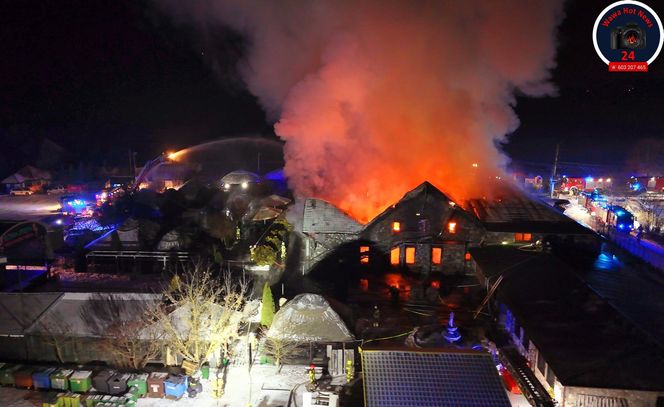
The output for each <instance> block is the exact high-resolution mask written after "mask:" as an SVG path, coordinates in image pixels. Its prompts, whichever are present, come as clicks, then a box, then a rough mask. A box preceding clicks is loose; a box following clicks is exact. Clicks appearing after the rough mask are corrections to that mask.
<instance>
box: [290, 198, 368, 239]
mask: <svg viewBox="0 0 664 407" xmlns="http://www.w3.org/2000/svg"><path fill="white" fill-rule="evenodd" d="M361 229H362V225H360V224H359V223H358V222H356V221H355V220H354V219H353V218H351V217H350V216H348V215H346V214H345V213H343V212H342V211H341V209H339V208H337V207H336V206H334V205H332V204H331V203H329V202H326V201H323V200H322V199H315V198H308V199H307V200H306V201H305V203H304V222H303V225H302V231H303V232H304V233H358V232H359V231H360V230H361Z"/></svg>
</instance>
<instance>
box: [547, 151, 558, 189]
mask: <svg viewBox="0 0 664 407" xmlns="http://www.w3.org/2000/svg"><path fill="white" fill-rule="evenodd" d="M559 152H560V143H556V156H555V158H554V159H553V171H551V179H550V180H549V189H550V191H551V194H550V195H551V198H553V190H554V188H555V185H556V172H557V171H558V153H559Z"/></svg>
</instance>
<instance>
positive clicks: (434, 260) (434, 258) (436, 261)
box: [431, 247, 443, 266]
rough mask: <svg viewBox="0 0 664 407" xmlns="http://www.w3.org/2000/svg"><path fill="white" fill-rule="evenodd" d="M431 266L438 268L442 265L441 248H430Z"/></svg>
mask: <svg viewBox="0 0 664 407" xmlns="http://www.w3.org/2000/svg"><path fill="white" fill-rule="evenodd" d="M431 264H433V265H435V266H439V265H441V264H443V248H442V247H432V248H431Z"/></svg>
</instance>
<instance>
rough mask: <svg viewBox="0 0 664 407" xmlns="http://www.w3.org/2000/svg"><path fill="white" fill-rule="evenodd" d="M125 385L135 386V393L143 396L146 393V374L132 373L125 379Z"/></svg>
mask: <svg viewBox="0 0 664 407" xmlns="http://www.w3.org/2000/svg"><path fill="white" fill-rule="evenodd" d="M127 387H130V388H131V387H136V390H137V393H136V394H138V396H139V397H143V396H145V395H146V394H147V393H148V374H147V373H139V374H134V375H132V376H131V378H130V379H129V380H128V381H127Z"/></svg>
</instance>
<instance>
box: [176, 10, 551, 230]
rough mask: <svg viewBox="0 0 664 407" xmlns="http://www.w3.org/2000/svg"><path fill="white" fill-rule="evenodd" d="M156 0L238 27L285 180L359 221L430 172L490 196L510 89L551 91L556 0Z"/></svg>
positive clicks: (455, 192)
mask: <svg viewBox="0 0 664 407" xmlns="http://www.w3.org/2000/svg"><path fill="white" fill-rule="evenodd" d="M163 1H166V2H168V3H169V5H170V6H171V7H172V9H173V10H176V11H178V12H181V11H184V12H185V13H186V15H188V16H189V17H193V18H194V19H195V20H196V21H198V22H200V23H201V24H200V26H201V27H210V26H213V23H215V22H217V23H221V24H223V25H226V26H230V27H232V28H234V29H236V30H238V31H239V32H241V33H243V34H245V35H246V36H247V38H248V39H249V43H250V44H251V45H250V47H249V49H248V54H247V58H246V61H245V63H244V64H243V65H242V66H241V72H242V74H243V77H244V79H245V81H246V83H247V86H248V87H249V89H250V90H251V92H253V93H254V94H255V95H256V96H257V97H258V98H259V100H260V101H261V103H262V104H263V105H264V106H265V108H266V111H267V112H268V114H269V115H271V117H272V118H273V119H275V120H276V124H275V131H276V133H277V134H278V135H279V137H281V138H282V139H284V140H285V142H286V143H285V158H286V167H285V173H286V176H287V177H288V180H289V183H290V185H291V187H292V188H293V189H294V190H295V192H296V194H298V195H302V196H314V197H318V198H322V199H326V200H328V201H330V202H332V203H334V204H336V205H337V206H339V207H340V208H341V209H343V210H345V211H347V212H349V213H351V214H352V215H353V216H355V217H356V218H357V219H359V220H361V221H366V220H369V219H371V218H372V217H373V216H375V215H376V214H377V213H379V212H380V211H381V210H383V209H384V208H385V207H387V206H388V205H390V204H392V203H394V202H395V201H396V200H398V199H399V198H400V197H401V196H402V195H403V194H404V192H406V191H407V190H409V189H411V188H413V187H415V186H417V185H418V184H420V183H421V182H423V181H425V180H428V181H430V182H431V183H433V184H434V185H436V186H438V187H439V188H441V189H442V190H444V191H446V192H448V193H450V194H451V195H452V196H453V197H454V198H456V199H464V198H466V197H469V196H478V195H479V196H481V195H486V194H487V187H486V185H487V184H488V179H490V178H491V179H495V178H496V173H497V172H499V171H500V169H501V168H503V167H504V164H505V163H506V158H505V157H504V156H503V155H502V154H501V153H500V151H499V150H498V149H497V148H496V142H497V141H503V140H504V137H505V135H506V134H509V133H510V132H512V131H513V130H514V129H515V128H516V127H517V126H518V119H517V117H516V115H515V114H514V110H513V106H514V104H515V99H514V91H515V90H518V91H519V92H521V93H522V94H525V95H531V96H541V95H546V94H550V93H552V92H553V88H552V86H551V85H550V84H549V83H548V78H549V71H550V69H551V68H552V67H553V65H554V56H555V46H554V42H555V41H554V34H555V28H556V25H557V23H558V21H559V20H560V13H561V3H562V2H561V1H559V0H505V1H500V2H493V1H486V0H467V1H463V2H457V1H442V0H436V1H418V2H407V1H402V0H375V1H356V0H346V1H344V0H340V1H336V0H335V1H332V0H329V1H327V0H320V1H315V2H306V1H288V0H282V1H278V2H262V1H251V0H229V1H213V0H208V1H198V2H176V1H175V0H163Z"/></svg>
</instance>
